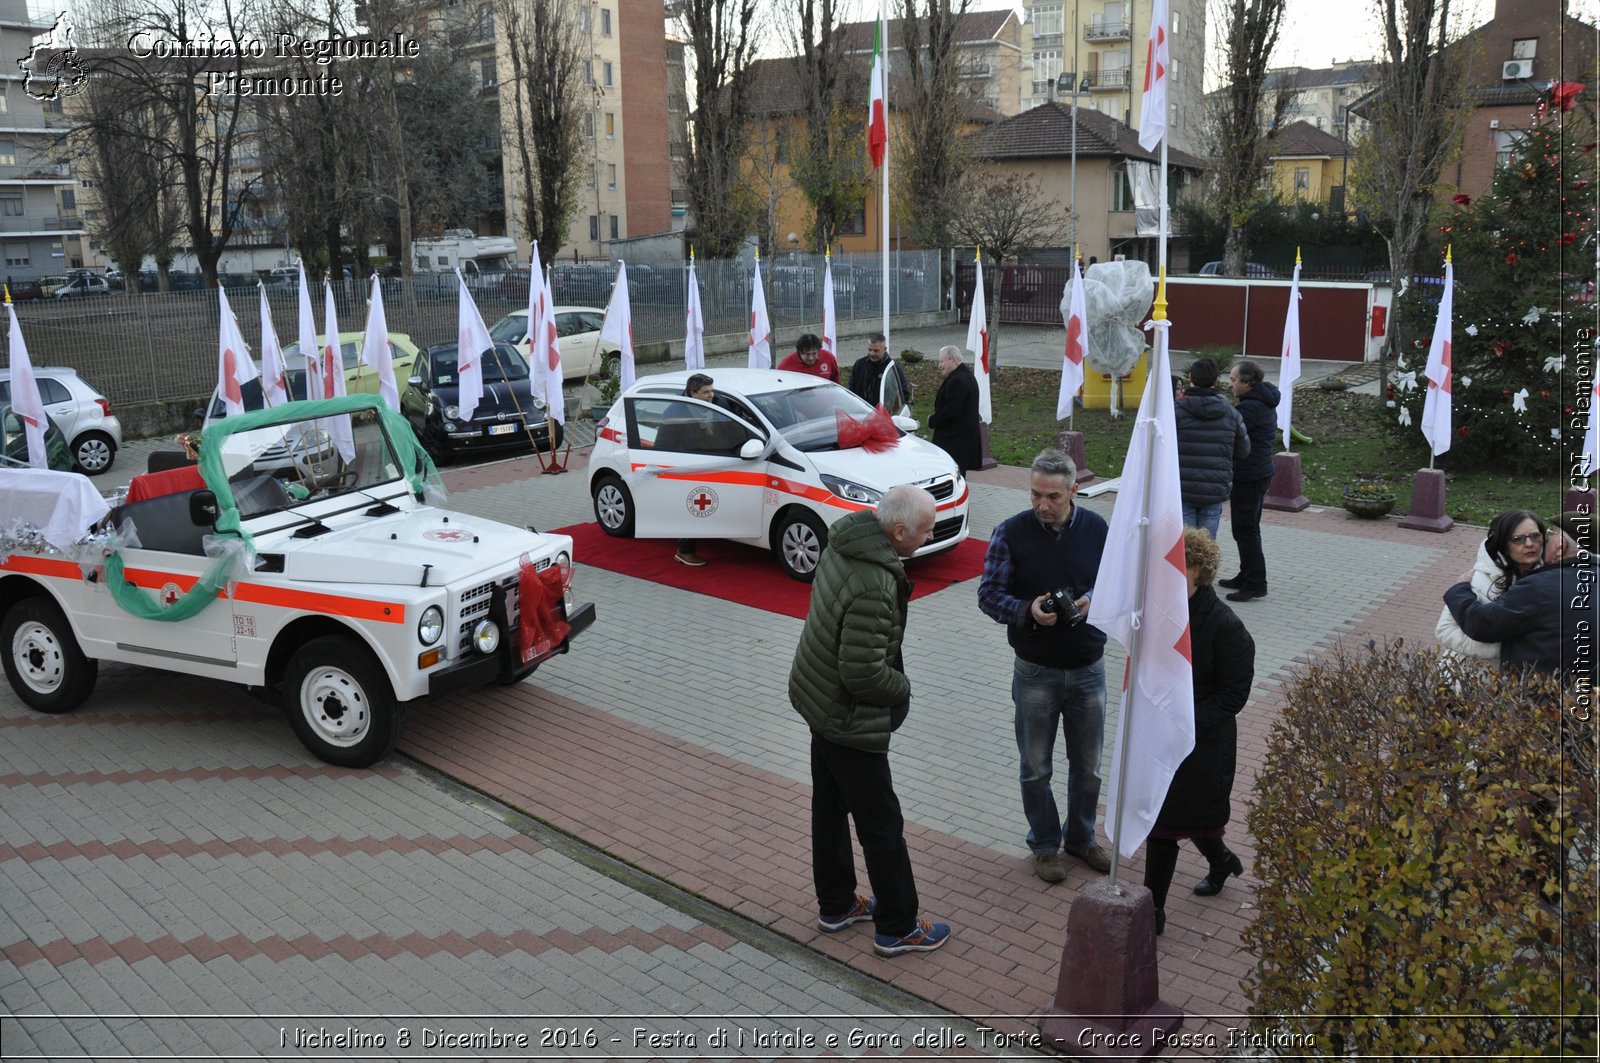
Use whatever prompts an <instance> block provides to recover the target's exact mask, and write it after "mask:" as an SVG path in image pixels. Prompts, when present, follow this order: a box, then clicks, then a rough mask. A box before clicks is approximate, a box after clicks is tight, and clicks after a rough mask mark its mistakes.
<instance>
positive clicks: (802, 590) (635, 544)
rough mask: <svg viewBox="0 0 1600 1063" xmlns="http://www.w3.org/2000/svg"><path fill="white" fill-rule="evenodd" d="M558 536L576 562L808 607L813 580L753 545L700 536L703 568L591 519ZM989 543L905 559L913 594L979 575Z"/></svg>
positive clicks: (800, 612) (723, 594)
mask: <svg viewBox="0 0 1600 1063" xmlns="http://www.w3.org/2000/svg"><path fill="white" fill-rule="evenodd" d="M556 534H558V535H570V536H572V553H573V556H574V557H575V558H576V560H577V561H578V562H579V563H580V564H585V565H593V566H595V567H596V568H603V569H605V570H606V571H608V572H620V573H621V574H622V575H624V576H633V577H635V578H637V579H645V580H649V581H650V582H651V583H660V584H662V585H663V586H667V587H676V588H678V589H679V590H684V591H694V592H695V593H697V594H706V595H710V596H711V597H713V598H721V599H722V600H723V601H725V602H738V603H739V604H740V605H749V606H753V607H755V608H757V609H765V610H767V611H768V612H771V613H782V614H783V615H785V616H792V617H795V618H796V619H799V620H804V619H805V615H806V610H807V609H809V608H810V606H811V584H809V583H801V582H800V581H799V580H796V579H790V578H789V577H788V575H786V574H785V573H784V571H783V567H782V566H781V565H779V564H778V559H777V558H776V557H773V556H772V554H771V553H770V552H769V551H766V550H760V549H757V548H756V547H754V546H745V545H744V544H743V543H733V542H728V541H726V540H723V539H701V540H700V549H699V554H700V557H701V558H703V559H704V560H705V561H706V566H705V567H704V568H690V567H689V566H688V565H682V564H679V563H678V562H676V561H674V560H673V559H672V553H673V549H674V547H675V546H676V543H675V542H674V541H673V540H671V539H615V538H612V537H611V536H609V535H607V534H606V533H605V532H603V531H601V530H600V525H598V524H593V523H588V524H574V525H573V526H572V527H570V528H557V529H556ZM988 545H989V544H988V543H987V542H986V541H985V540H982V539H967V540H966V541H965V542H963V543H961V544H960V545H958V546H957V547H955V549H953V550H945V551H943V552H942V553H938V554H934V555H933V556H931V557H923V558H917V559H916V560H914V561H911V562H908V563H907V565H906V574H907V575H909V576H910V577H911V582H912V583H913V584H914V585H915V586H914V588H913V590H912V594H911V597H912V598H913V599H916V598H921V597H922V596H923V595H925V594H932V593H933V592H934V591H942V590H944V589H945V588H946V587H948V586H950V585H951V584H953V583H960V582H962V581H963V580H969V579H972V578H973V577H974V576H977V575H979V574H980V573H981V572H982V571H983V554H984V551H985V550H986V549H987V548H988Z"/></svg>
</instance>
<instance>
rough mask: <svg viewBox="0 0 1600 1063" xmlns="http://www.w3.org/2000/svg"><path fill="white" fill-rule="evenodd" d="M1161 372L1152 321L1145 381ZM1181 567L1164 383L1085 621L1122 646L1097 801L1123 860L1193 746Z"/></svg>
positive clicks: (1137, 444) (1134, 449)
mask: <svg viewBox="0 0 1600 1063" xmlns="http://www.w3.org/2000/svg"><path fill="white" fill-rule="evenodd" d="M1158 298H1160V299H1162V300H1163V301H1164V300H1165V295H1162V296H1160V297H1158ZM1169 378H1170V362H1169V359H1168V356H1167V322H1166V321H1165V320H1164V319H1161V320H1157V322H1156V346H1155V350H1153V351H1152V352H1151V366H1150V380H1151V381H1163V382H1164V381H1166V380H1168V379H1169ZM1147 506H1148V508H1147ZM1187 567H1188V566H1187V562H1186V560H1185V555H1184V550H1183V497H1182V494H1181V492H1180V489H1179V486H1178V434H1177V426H1176V423H1175V420H1174V415H1173V398H1172V389H1171V388H1169V387H1155V386H1151V387H1147V388H1145V389H1144V398H1143V399H1141V400H1140V402H1139V413H1138V416H1137V419H1136V420H1135V421H1134V427H1133V438H1132V440H1131V441H1130V442H1129V444H1128V457H1127V460H1126V461H1125V462H1124V463H1123V466H1122V486H1121V487H1120V488H1118V490H1117V503H1116V506H1115V507H1114V508H1113V509H1112V511H1111V526H1110V529H1109V531H1108V532H1107V535H1106V546H1105V551H1104V553H1102V554H1101V555H1100V571H1099V573H1098V575H1096V577H1095V583H1094V597H1093V599H1092V600H1091V602H1090V606H1089V617H1088V620H1089V623H1091V624H1093V625H1094V626H1095V627H1097V628H1099V629H1100V630H1102V631H1104V632H1105V633H1106V634H1107V635H1109V636H1110V637H1111V638H1114V639H1116V640H1117V641H1118V642H1120V643H1122V645H1123V646H1125V647H1127V648H1128V669H1127V672H1126V674H1125V675H1124V677H1123V681H1122V708H1121V711H1120V713H1119V721H1118V740H1117V742H1116V744H1115V745H1114V746H1113V747H1112V749H1113V752H1112V756H1111V791H1110V793H1111V796H1110V798H1109V799H1108V800H1107V801H1106V829H1107V830H1108V831H1110V833H1111V839H1112V842H1113V843H1114V844H1115V845H1116V847H1117V851H1118V852H1119V853H1121V854H1122V856H1123V857H1125V858H1131V857H1132V856H1133V854H1134V853H1135V852H1137V851H1138V848H1139V846H1140V845H1142V844H1143V843H1144V840H1145V838H1146V837H1147V836H1148V835H1149V833H1150V828H1151V827H1152V826H1154V825H1155V821H1156V815H1157V814H1158V813H1159V812H1160V811H1161V805H1162V802H1164V801H1165V800H1166V798H1167V787H1168V786H1169V785H1171V783H1172V776H1173V773H1174V772H1176V771H1177V770H1178V765H1179V764H1182V763H1183V759H1184V758H1185V757H1187V756H1188V755H1189V752H1190V751H1191V750H1192V749H1193V748H1194V669H1193V663H1192V662H1193V658H1192V656H1191V654H1190V650H1189V584H1188V580H1187V578H1186V572H1187ZM1123 732H1126V739H1125V740H1124V739H1123ZM1124 749H1126V757H1125V758H1124V755H1123V751H1124Z"/></svg>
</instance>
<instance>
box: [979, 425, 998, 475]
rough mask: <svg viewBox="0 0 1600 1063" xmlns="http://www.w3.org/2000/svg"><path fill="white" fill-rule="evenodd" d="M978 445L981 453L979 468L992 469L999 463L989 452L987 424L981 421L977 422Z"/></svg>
mask: <svg viewBox="0 0 1600 1063" xmlns="http://www.w3.org/2000/svg"><path fill="white" fill-rule="evenodd" d="M978 445H979V447H980V448H981V449H980V451H979V453H980V454H982V460H980V461H979V462H978V468H979V469H993V468H995V467H996V466H998V465H999V464H1000V463H999V462H998V461H995V460H994V458H993V457H992V456H991V455H990V454H989V426H988V425H986V424H984V423H983V422H982V421H979V422H978Z"/></svg>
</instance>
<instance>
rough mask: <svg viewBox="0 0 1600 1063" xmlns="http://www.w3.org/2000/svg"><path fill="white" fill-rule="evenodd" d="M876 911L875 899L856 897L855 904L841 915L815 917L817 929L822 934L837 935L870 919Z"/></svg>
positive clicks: (876, 900)
mask: <svg viewBox="0 0 1600 1063" xmlns="http://www.w3.org/2000/svg"><path fill="white" fill-rule="evenodd" d="M877 910H878V899H877V898H876V897H862V896H860V895H859V894H857V896H856V903H854V904H852V905H851V906H850V910H849V911H847V912H845V913H844V914H843V915H821V916H818V917H817V929H819V930H821V931H822V932H823V933H824V934H837V933H838V932H839V931H841V930H844V929H846V928H847V927H851V926H854V925H855V924H857V923H859V922H861V921H862V920H864V919H871V918H872V913H873V912H875V911H877Z"/></svg>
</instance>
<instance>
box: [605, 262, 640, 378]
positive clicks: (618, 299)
mask: <svg viewBox="0 0 1600 1063" xmlns="http://www.w3.org/2000/svg"><path fill="white" fill-rule="evenodd" d="M600 343H601V344H602V345H604V344H607V343H609V344H611V345H612V346H613V347H615V348H616V349H617V354H618V357H617V361H618V363H619V364H618V369H619V370H620V372H619V374H618V382H619V383H620V384H621V385H622V390H623V391H627V390H628V389H629V388H631V387H633V304H632V303H631V302H629V301H628V264H627V263H626V262H621V261H619V262H618V263H617V283H616V284H615V285H614V286H613V287H612V289H611V301H610V302H609V303H607V304H606V318H605V321H603V322H602V323H601V325H600ZM603 349H604V347H603V346H602V350H603Z"/></svg>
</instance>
